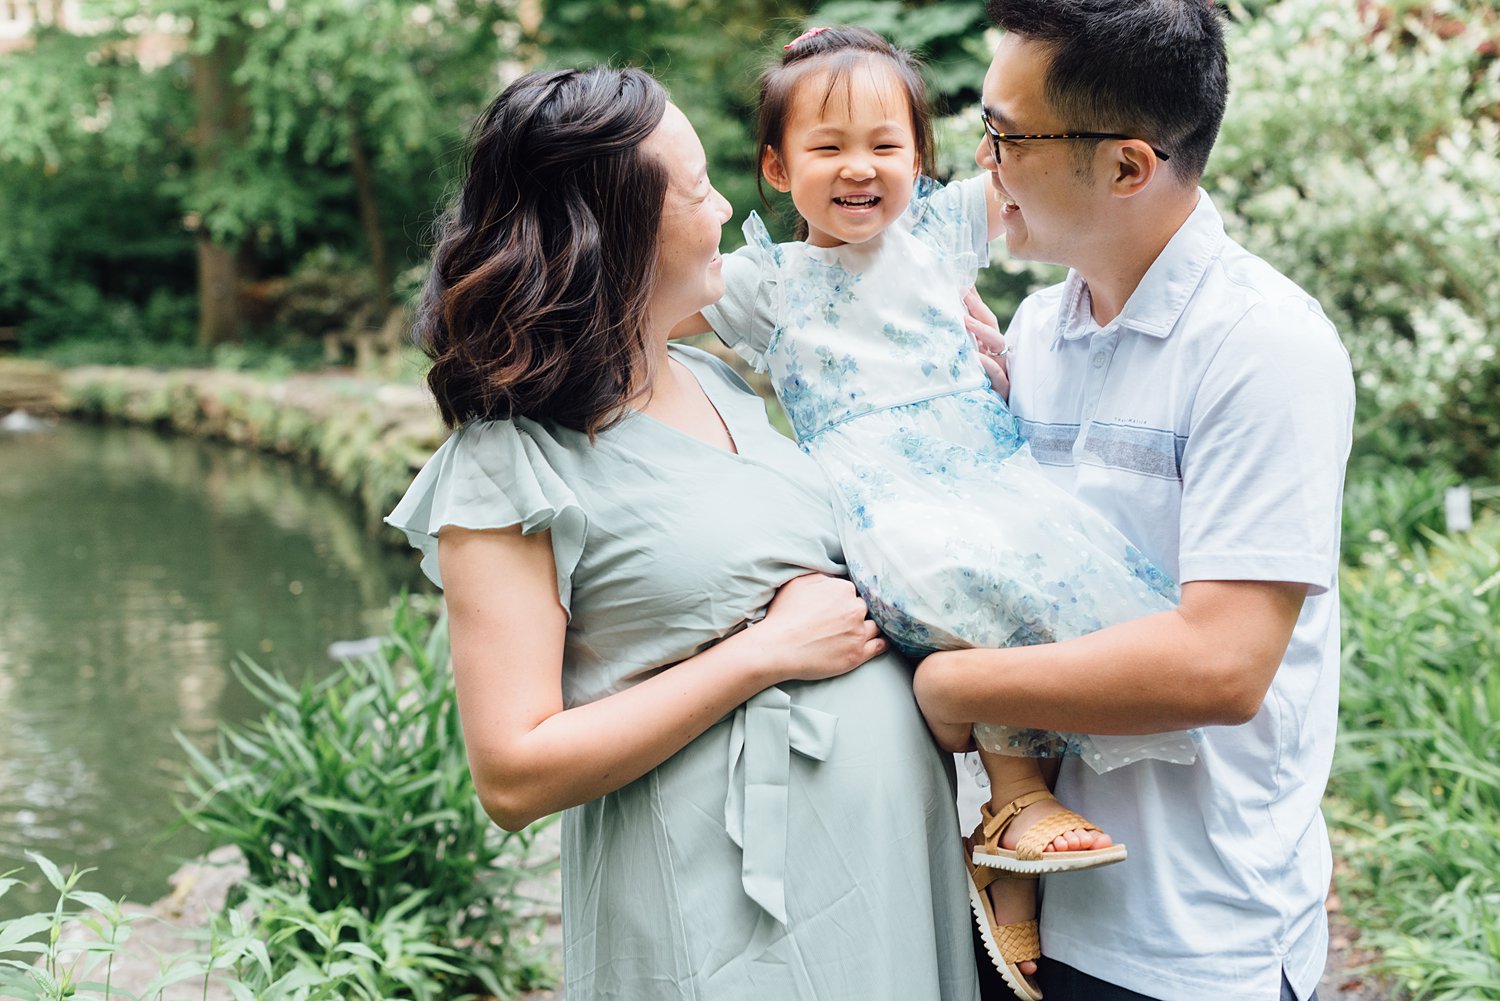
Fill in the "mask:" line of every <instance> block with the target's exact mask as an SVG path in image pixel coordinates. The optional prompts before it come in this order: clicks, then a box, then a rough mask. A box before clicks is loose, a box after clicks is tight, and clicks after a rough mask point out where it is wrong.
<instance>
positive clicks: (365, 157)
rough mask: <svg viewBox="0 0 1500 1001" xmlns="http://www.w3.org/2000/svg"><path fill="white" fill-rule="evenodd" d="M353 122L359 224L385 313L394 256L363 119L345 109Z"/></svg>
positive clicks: (351, 151)
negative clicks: (388, 244) (382, 222)
mask: <svg viewBox="0 0 1500 1001" xmlns="http://www.w3.org/2000/svg"><path fill="white" fill-rule="evenodd" d="M344 113H345V115H346V116H347V117H348V120H349V166H350V169H351V170H353V172H354V192H355V197H356V198H357V199H358V201H359V224H360V226H361V227H362V228H363V229H364V231H365V242H366V243H367V244H368V245H369V247H370V267H371V269H372V270H373V271H374V272H375V304H376V306H377V308H379V309H380V310H381V311H382V312H383V311H384V308H385V305H386V303H388V302H390V299H391V286H392V285H394V284H395V280H396V278H395V275H393V274H392V273H391V259H390V253H389V252H388V251H387V249H386V242H385V233H384V231H383V230H382V229H381V227H380V202H379V200H378V199H377V198H376V197H375V173H374V171H373V170H372V169H371V167H370V154H369V152H368V151H367V150H366V149H365V142H364V139H363V137H362V136H361V135H360V123H359V116H358V115H356V114H355V113H354V108H353V107H349V108H346V109H344Z"/></svg>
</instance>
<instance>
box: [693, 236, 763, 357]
mask: <svg viewBox="0 0 1500 1001" xmlns="http://www.w3.org/2000/svg"><path fill="white" fill-rule="evenodd" d="M744 233H745V245H744V246H743V247H741V248H740V249H739V250H736V251H734V252H733V253H732V254H726V255H725V256H724V296H723V298H721V299H720V300H719V301H718V302H716V303H714V304H713V305H712V306H708V307H705V308H704V310H703V316H704V318H705V319H706V320H708V325H709V326H710V327H712V328H713V330H714V333H715V334H717V335H718V337H719V340H721V341H723V342H724V343H725V344H726V345H727V346H728V347H730V348H733V349H734V352H735V353H736V354H738V355H739V356H740V357H741V358H743V359H745V361H747V362H749V363H750V364H751V365H752V366H753V367H754V368H755V370H756V371H757V372H764V371H765V370H766V352H767V351H769V350H770V348H771V344H772V341H773V339H774V337H775V334H776V323H777V320H776V317H777V316H778V315H779V313H780V301H779V299H778V296H779V294H780V272H781V263H782V254H783V251H782V249H781V248H780V247H778V246H777V245H776V241H774V240H772V239H771V233H770V231H769V230H767V229H766V224H765V223H764V222H762V221H761V218H760V216H759V215H757V214H756V213H754V212H751V213H750V217H749V218H748V219H746V220H745V226H744Z"/></svg>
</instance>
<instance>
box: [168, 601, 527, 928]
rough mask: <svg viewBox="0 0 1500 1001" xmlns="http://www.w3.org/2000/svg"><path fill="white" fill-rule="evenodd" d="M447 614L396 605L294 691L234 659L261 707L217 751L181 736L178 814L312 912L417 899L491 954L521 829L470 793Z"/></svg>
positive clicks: (506, 916) (381, 907) (391, 907)
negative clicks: (382, 633)
mask: <svg viewBox="0 0 1500 1001" xmlns="http://www.w3.org/2000/svg"><path fill="white" fill-rule="evenodd" d="M447 635H448V634H447V627H446V623H445V622H440V623H439V624H438V625H436V626H431V625H429V624H428V623H425V622H423V621H421V618H420V617H419V616H418V615H417V614H416V613H415V612H414V611H413V610H412V609H411V607H410V606H409V605H406V604H402V605H401V606H399V607H398V609H397V612H396V615H395V621H394V622H393V625H392V631H391V638H390V640H389V641H388V642H387V643H386V644H385V646H384V647H383V649H382V650H381V653H380V654H379V655H378V656H370V657H366V658H363V659H360V660H356V661H349V662H346V663H345V664H344V665H343V666H342V668H341V669H340V670H339V671H338V672H337V673H336V674H334V675H333V676H332V677H330V678H328V679H327V680H325V681H323V682H320V683H317V684H313V683H310V682H309V683H306V684H304V685H302V686H301V688H296V687H293V686H292V685H290V684H289V683H288V682H286V681H285V680H283V679H281V678H279V677H277V676H275V675H273V674H271V673H269V672H267V671H265V670H263V669H261V668H259V667H257V666H256V665H255V664H254V663H252V662H250V661H248V660H247V661H245V662H244V664H243V666H242V667H241V669H240V670H239V671H238V673H239V675H240V678H241V680H242V681H243V682H244V684H245V685H246V687H247V688H248V689H249V690H250V691H251V693H252V694H254V695H255V697H256V698H257V699H258V700H259V701H260V702H262V703H263V704H264V706H265V707H266V712H265V715H264V716H263V717H262V719H261V720H260V722H259V723H258V724H257V725H256V726H254V727H252V728H249V729H245V730H239V729H235V728H228V727H226V728H224V730H223V732H222V734H221V736H220V739H219V745H218V748H217V752H216V753H215V754H213V755H208V754H204V753H203V752H201V751H199V750H198V749H197V748H196V747H194V746H193V745H192V744H191V743H190V742H188V741H186V740H185V739H184V740H183V741H182V744H183V747H184V749H185V750H186V751H187V753H188V755H189V758H190V759H191V761H192V764H193V774H192V775H191V776H190V777H189V780H188V784H189V788H190V789H191V791H192V793H193V795H194V797H195V802H194V803H193V805H192V807H191V808H190V809H189V810H188V811H187V819H188V821H189V823H191V824H192V825H193V826H194V827H196V828H197V829H199V830H201V831H203V832H205V833H207V834H209V835H210V836H211V837H213V838H215V839H216V840H218V841H220V842H226V843H229V844H233V845H235V846H236V847H238V848H239V849H240V851H241V852H243V853H244V855H245V858H246V861H247V862H248V864H249V867H250V878H251V880H252V881H253V882H255V883H257V884H259V885H262V886H267V887H277V888H280V889H282V890H285V891H287V892H289V893H305V894H306V895H307V898H308V902H309V905H310V906H312V907H313V908H315V909H316V910H319V911H331V910H334V909H336V908H340V907H351V908H353V909H354V910H355V911H357V912H358V913H360V914H362V915H363V916H364V917H365V918H366V919H368V920H372V921H374V920H379V919H380V918H382V917H383V916H385V915H387V914H390V913H392V912H395V913H402V912H403V911H405V910H406V909H407V908H408V907H410V906H411V905H410V904H409V903H408V902H409V901H410V899H411V898H412V897H413V895H415V894H421V895H423V896H424V897H425V898H426V901H425V902H424V904H423V908H424V909H425V910H431V911H432V912H433V913H434V914H441V915H443V916H444V917H445V919H446V916H449V915H452V916H454V919H455V920H456V921H457V922H458V924H457V926H456V927H455V931H456V932H457V933H458V934H459V935H460V936H461V937H462V938H463V939H465V940H472V941H473V942H474V943H475V944H474V946H473V951H474V952H475V953H476V954H480V953H484V954H494V955H500V954H503V952H504V950H505V949H506V947H507V944H508V941H507V936H508V935H509V934H510V932H509V930H508V925H509V924H510V922H511V921H512V920H513V919H514V918H515V915H514V914H512V913H510V912H509V909H508V908H506V907H504V906H497V905H496V904H495V903H494V900H495V899H496V898H497V897H504V896H505V895H506V894H507V893H508V892H509V891H510V890H512V889H513V888H514V884H515V880H516V878H517V870H516V869H515V867H514V866H513V865H511V863H513V862H515V861H516V860H518V859H519V858H521V857H522V855H523V854H524V851H525V849H526V847H527V844H528V841H529V837H530V835H529V834H525V833H522V834H505V833H501V832H499V831H498V829H496V828H495V827H493V825H491V823H490V821H489V818H488V817H487V816H485V814H484V811H483V810H482V809H481V808H480V806H479V803H478V801H477V799H476V798H475V796H474V790H473V786H472V784H471V782H470V779H469V771H468V764H467V761H466V759H465V756H464V745H463V735H462V733H461V732H460V729H459V719H458V711H457V707H456V705H455V704H454V700H453V697H452V691H451V681H450V667H449V660H448V648H447Z"/></svg>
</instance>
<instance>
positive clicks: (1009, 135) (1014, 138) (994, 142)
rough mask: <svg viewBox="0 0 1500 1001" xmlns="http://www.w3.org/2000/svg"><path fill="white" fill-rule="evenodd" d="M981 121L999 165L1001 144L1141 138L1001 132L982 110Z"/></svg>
mask: <svg viewBox="0 0 1500 1001" xmlns="http://www.w3.org/2000/svg"><path fill="white" fill-rule="evenodd" d="M979 117H980V119H981V120H982V121H983V122H984V131H985V134H986V135H988V136H989V137H990V152H992V153H994V154H995V162H996V163H999V162H1000V160H1001V156H1000V144H1001V143H1002V142H1007V143H1013V142H1024V141H1026V140H1028V139H1138V138H1140V137H1139V136H1127V135H1122V134H1121V133H1119V132H1001V131H1000V130H998V129H996V128H995V126H994V125H993V124H991V123H990V116H989V115H988V114H987V113H986V112H984V111H983V110H981V111H980V112H979ZM1151 152H1153V153H1155V154H1156V158H1157V159H1158V160H1170V159H1172V158H1171V157H1170V156H1168V155H1167V154H1166V153H1164V152H1162V151H1161V150H1159V149H1157V148H1156V147H1155V146H1152V147H1151Z"/></svg>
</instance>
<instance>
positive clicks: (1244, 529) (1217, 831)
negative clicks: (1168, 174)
mask: <svg viewBox="0 0 1500 1001" xmlns="http://www.w3.org/2000/svg"><path fill="white" fill-rule="evenodd" d="M1007 338H1008V341H1009V343H1010V344H1011V346H1012V363H1011V367H1010V375H1011V386H1012V388H1011V394H1010V404H1011V408H1012V410H1013V411H1014V412H1015V414H1016V416H1017V418H1018V419H1019V420H1020V421H1021V423H1022V427H1023V430H1024V432H1025V434H1026V435H1027V436H1028V437H1029V439H1030V442H1031V449H1032V452H1033V453H1034V454H1035V456H1036V458H1037V459H1038V461H1040V462H1041V464H1042V466H1043V468H1044V469H1045V470H1046V471H1047V472H1048V473H1049V474H1050V475H1051V476H1052V477H1053V478H1054V479H1055V480H1056V481H1057V482H1058V483H1060V484H1062V485H1063V486H1064V487H1066V488H1067V489H1069V490H1070V491H1072V492H1073V493H1075V494H1077V495H1078V496H1079V497H1081V498H1083V499H1084V500H1086V501H1088V502H1089V503H1090V504H1092V505H1093V506H1094V507H1096V508H1098V509H1099V510H1100V511H1102V512H1103V513H1104V514H1105V515H1106V516H1107V517H1108V518H1109V520H1110V521H1112V522H1113V523H1114V524H1115V525H1116V526H1117V527H1119V528H1120V530H1121V531H1123V532H1124V533H1125V535H1126V536H1128V537H1129V538H1130V539H1131V540H1132V541H1133V542H1135V543H1136V545H1138V546H1139V547H1140V548H1141V550H1142V551H1143V552H1145V553H1146V554H1147V555H1148V556H1149V557H1151V559H1152V560H1154V561H1155V562H1156V564H1157V565H1158V566H1159V567H1160V568H1161V569H1162V570H1164V571H1165V572H1167V573H1168V574H1171V575H1173V576H1174V577H1175V578H1176V579H1177V580H1179V581H1182V582H1187V581H1197V580H1266V581H1292V582H1298V583H1304V584H1306V585H1307V586H1308V598H1307V601H1306V603H1305V604H1304V605H1303V609H1302V614H1301V617H1300V618H1299V619H1298V621H1297V626H1296V629H1295V631H1294V633H1293V635H1292V640H1291V644H1290V645H1289V647H1288V648H1287V653H1286V657H1285V659H1284V660H1283V661H1282V664H1281V667H1280V669H1279V670H1278V671H1277V674H1276V678H1275V681H1274V682H1273V683H1272V685H1271V690H1270V692H1269V694H1268V695H1267V696H1266V700H1265V703H1264V705H1262V706H1261V709H1260V711H1259V712H1258V713H1257V714H1256V716H1255V718H1254V719H1253V720H1252V721H1251V722H1250V723H1248V724H1246V725H1244V726H1238V727H1209V728H1207V729H1206V730H1205V739H1204V742H1203V746H1202V749H1201V754H1200V757H1199V760H1198V761H1197V762H1196V763H1195V764H1192V765H1171V764H1165V763H1159V762H1142V763H1138V764H1134V765H1129V766H1126V767H1124V768H1121V769H1118V770H1116V771H1113V772H1110V773H1108V774H1105V775H1096V774H1094V773H1093V772H1092V771H1090V770H1089V769H1088V768H1087V767H1084V766H1082V765H1080V763H1079V762H1078V761H1077V760H1076V759H1069V760H1067V761H1066V762H1065V764H1064V766H1063V773H1062V777H1061V779H1060V780H1059V783H1058V788H1057V792H1058V796H1059V798H1060V799H1061V800H1062V802H1063V803H1065V804H1066V805H1067V806H1069V807H1070V808H1072V809H1074V810H1077V811H1078V812H1079V813H1081V814H1083V815H1084V816H1086V817H1089V818H1090V819H1092V820H1093V821H1095V822H1096V823H1098V824H1099V825H1100V826H1102V827H1103V828H1104V829H1105V830H1107V831H1109V832H1110V833H1111V834H1112V835H1113V836H1114V837H1115V839H1116V840H1118V841H1123V842H1125V843H1126V844H1127V845H1128V847H1129V849H1130V857H1129V859H1128V860H1127V861H1126V862H1124V863H1123V864H1121V865H1116V866H1110V867H1107V868H1104V869H1099V870H1095V871H1091V872H1085V873H1077V874H1069V875H1062V876H1055V877H1051V878H1049V879H1047V880H1046V881H1045V883H1044V887H1043V893H1044V897H1045V903H1044V905H1043V908H1042V929H1041V933H1042V944H1043V951H1044V953H1045V954H1046V955H1047V956H1050V957H1053V958H1055V959H1058V960H1060V961H1062V962H1064V963H1067V964H1068V965H1070V966H1073V967H1075V968H1077V969H1080V970H1083V971H1084V972H1086V973H1089V974H1091V975H1093V976H1096V977H1099V978H1101V979H1104V980H1107V981H1110V982H1111V983H1115V984H1118V985H1120V986H1122V987H1126V988H1128V989H1130V990H1133V991H1137V992H1139V993H1141V994H1145V995H1147V996H1149V997H1153V998H1161V999H1164V1001H1202V999H1204V998H1214V999H1216V1001H1274V999H1276V998H1277V997H1279V989H1280V982H1281V975H1282V970H1283V968H1284V969H1285V972H1286V976H1287V977H1288V979H1289V980H1290V982H1291V984H1292V986H1293V988H1294V989H1295V991H1296V993H1297V996H1298V997H1299V998H1306V997H1307V995H1308V994H1309V993H1311V991H1312V990H1313V988H1314V987H1315V986H1316V984H1317V980H1318V977H1319V975H1320V974H1321V972H1322V969H1323V964H1324V961H1325V959H1326V956H1327V948H1328V931H1327V921H1326V917H1325V914H1324V910H1323V905H1324V897H1325V895H1326V893H1327V890H1328V882H1329V876H1330V867H1331V864H1330V855H1329V848H1328V837H1327V831H1326V829H1325V827H1324V824H1323V817H1322V814H1321V812H1320V811H1319V801H1320V799H1321V798H1322V795H1323V789H1324V786H1325V784H1326V782H1327V779H1328V772H1329V766H1330V762H1331V761H1332V758H1333V747H1334V730H1335V725H1336V714H1337V704H1338V669H1339V598H1338V578H1337V573H1338V552H1339V523H1340V516H1339V512H1340V498H1341V495H1342V492H1343V476H1344V465H1345V462H1346V461H1347V459H1348V454H1349V444H1350V435H1351V425H1352V420H1353V406H1354V404H1353V399H1354V388H1353V380H1352V377H1351V374H1350V367H1349V358H1348V355H1347V354H1346V353H1345V351H1344V348H1343V346H1342V345H1341V344H1340V343H1339V339H1338V336H1337V334H1336V333H1335V331H1334V329H1333V326H1332V325H1331V324H1330V323H1329V322H1328V320H1327V318H1326V317H1325V316H1324V315H1323V311H1322V310H1321V309H1320V308H1319V306H1318V304H1317V302H1315V301H1314V300H1313V299H1312V298H1311V297H1309V296H1308V295H1307V294H1306V293H1305V292H1303V291H1302V290H1301V289H1299V288H1298V287H1297V286H1296V285H1294V284H1293V283H1292V282H1291V281H1290V280H1288V279H1287V278H1285V277H1283V276H1282V275H1280V274H1278V273H1277V272H1276V271H1275V270H1274V269H1272V268H1271V267H1270V265H1268V264H1266V263H1265V262H1264V261H1262V260H1260V259H1259V258H1257V257H1255V256H1253V255H1251V254H1250V253H1248V252H1247V251H1245V250H1244V249H1243V248H1242V247H1240V246H1239V245H1238V244H1236V243H1234V242H1233V241H1232V240H1230V239H1229V238H1228V237H1227V236H1226V235H1225V234H1224V227H1223V222H1222V220H1221V219H1220V217H1219V214H1218V212H1217V211H1216V210H1215V209H1214V206H1213V204H1212V203H1211V202H1210V200H1209V198H1208V195H1207V194H1206V193H1201V192H1200V194H1199V200H1198V205H1197V207H1196V208H1195V209H1194V211H1193V213H1192V215H1191V216H1190V217H1189V218H1188V220H1187V222H1185V223H1184V224H1183V226H1182V228H1181V229H1180V230H1179V231H1178V232H1177V234H1176V235H1175V236H1174V237H1173V238H1172V241H1171V242H1170V243H1169V244H1168V245H1167V247H1166V249H1165V250H1164V251H1163V252H1162V254H1161V256H1160V257H1158V258H1157V260H1156V262H1155V263H1154V264H1153V265H1152V267H1151V269H1150V271H1149V272H1147V274H1146V276H1145V278H1144V279H1143V280H1142V282H1141V284H1140V286H1139V287H1138V288H1137V289H1136V291H1135V293H1134V295H1132V296H1131V298H1130V300H1129V302H1128V303H1127V304H1126V306H1125V308H1124V310H1123V311H1122V313H1121V314H1120V316H1119V317H1117V318H1116V319H1115V320H1114V321H1113V322H1111V323H1109V324H1107V325H1105V326H1103V327H1100V326H1098V325H1097V324H1095V323H1094V321H1093V319H1092V317H1091V315H1090V304H1089V298H1088V288H1087V286H1086V285H1085V284H1084V283H1083V282H1082V281H1081V280H1080V279H1079V277H1078V275H1077V273H1076V272H1075V273H1071V274H1070V275H1069V276H1068V278H1067V280H1066V281H1065V282H1063V283H1062V284H1061V285H1058V286H1054V287H1052V288H1049V289H1045V290H1043V291H1041V292H1038V293H1036V294H1035V295H1033V296H1031V297H1030V298H1028V299H1027V300H1026V301H1025V302H1024V303H1023V304H1022V306H1021V308H1020V310H1019V311H1018V312H1017V314H1016V317H1015V319H1014V321H1013V322H1012V324H1011V327H1010V330H1009V331H1008V333H1007Z"/></svg>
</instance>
